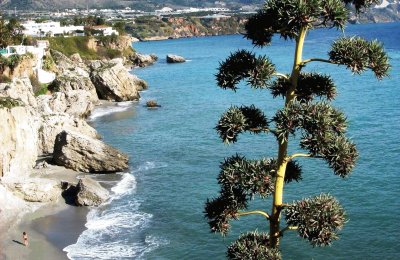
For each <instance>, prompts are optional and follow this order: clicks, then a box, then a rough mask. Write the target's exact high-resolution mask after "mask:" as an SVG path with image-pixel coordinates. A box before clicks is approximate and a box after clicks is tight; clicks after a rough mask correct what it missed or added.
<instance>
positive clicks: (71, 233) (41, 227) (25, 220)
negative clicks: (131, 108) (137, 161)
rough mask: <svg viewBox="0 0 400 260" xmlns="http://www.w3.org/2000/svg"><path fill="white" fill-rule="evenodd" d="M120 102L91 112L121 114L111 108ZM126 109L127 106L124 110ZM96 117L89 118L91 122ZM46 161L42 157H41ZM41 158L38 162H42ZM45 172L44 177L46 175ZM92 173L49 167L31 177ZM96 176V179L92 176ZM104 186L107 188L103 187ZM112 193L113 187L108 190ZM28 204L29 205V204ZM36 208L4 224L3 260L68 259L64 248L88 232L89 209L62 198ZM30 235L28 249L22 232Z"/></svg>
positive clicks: (68, 177) (103, 102)
mask: <svg viewBox="0 0 400 260" xmlns="http://www.w3.org/2000/svg"><path fill="white" fill-rule="evenodd" d="M118 103H120V102H112V101H107V100H101V101H100V103H99V104H98V105H97V106H96V108H95V109H94V110H93V111H92V112H96V110H100V111H101V110H102V109H103V110H110V111H108V112H107V113H105V114H101V115H100V116H99V117H101V116H104V115H109V114H113V113H116V112H120V111H119V110H117V111H113V110H112V108H114V107H116V106H118ZM121 108H122V109H123V110H124V107H121ZM94 120H95V118H93V119H91V118H90V116H89V117H88V118H87V119H86V121H87V122H88V123H91V122H93V121H94ZM42 159H43V158H42ZM40 160H41V159H38V161H40ZM43 173H45V174H43ZM86 175H88V176H90V175H92V174H86V173H80V172H75V171H73V170H70V169H66V168H64V167H61V166H56V165H49V166H48V168H44V169H33V172H32V174H31V177H33V176H35V177H41V178H47V179H56V180H59V181H68V182H73V183H76V182H77V181H78V179H79V178H80V177H81V176H86ZM93 176H96V175H95V174H93ZM103 187H104V185H103ZM105 188H106V189H107V190H110V188H111V187H105ZM28 205H29V204H28ZM36 207H37V208H36V209H34V210H32V211H28V212H26V213H25V214H24V215H23V216H22V217H21V219H19V220H17V221H12V220H10V219H9V220H8V221H6V222H5V223H1V225H0V232H1V233H2V234H4V233H5V237H4V238H3V239H1V240H0V259H1V260H3V259H4V260H14V259H69V258H68V256H67V252H65V251H63V249H64V248H65V247H67V246H69V245H72V244H74V243H76V241H77V240H78V238H79V236H80V235H81V234H82V232H83V231H84V230H86V226H85V224H86V223H87V215H88V213H89V211H90V209H91V208H90V207H77V206H73V205H68V204H67V203H66V202H65V201H64V199H63V198H62V197H61V196H60V197H59V198H58V200H57V201H55V202H50V203H37V204H36ZM24 231H25V232H27V234H28V238H29V240H28V241H29V246H28V247H25V246H24V245H23V243H22V242H23V241H22V232H24Z"/></svg>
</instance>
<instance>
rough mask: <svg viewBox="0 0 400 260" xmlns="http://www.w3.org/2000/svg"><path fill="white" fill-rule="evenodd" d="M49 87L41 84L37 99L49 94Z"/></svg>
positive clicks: (36, 93) (36, 94)
mask: <svg viewBox="0 0 400 260" xmlns="http://www.w3.org/2000/svg"><path fill="white" fill-rule="evenodd" d="M48 85H49V84H41V85H40V88H39V90H37V91H36V92H35V96H36V97H37V96H40V95H46V94H47V92H48V91H49V90H48V88H47V87H48Z"/></svg>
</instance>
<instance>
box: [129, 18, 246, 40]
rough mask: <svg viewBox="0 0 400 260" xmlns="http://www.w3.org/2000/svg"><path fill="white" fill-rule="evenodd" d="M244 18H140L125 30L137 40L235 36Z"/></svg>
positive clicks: (240, 29)
mask: <svg viewBox="0 0 400 260" xmlns="http://www.w3.org/2000/svg"><path fill="white" fill-rule="evenodd" d="M245 19H246V17H245V16H232V17H227V18H219V19H208V18H197V17H193V16H183V17H182V16H180V17H178V16H171V17H169V18H166V17H164V18H159V17H155V16H141V17H138V18H136V20H135V23H134V24H127V25H126V27H125V29H126V31H127V32H128V33H130V34H132V36H134V37H136V38H139V39H146V38H149V37H154V36H159V37H173V36H175V34H176V35H177V36H182V37H184V36H200V35H221V34H237V33H240V32H243V21H244V20H245Z"/></svg>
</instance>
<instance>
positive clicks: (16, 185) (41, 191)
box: [4, 178, 61, 202]
mask: <svg viewBox="0 0 400 260" xmlns="http://www.w3.org/2000/svg"><path fill="white" fill-rule="evenodd" d="M4 185H5V186H6V187H7V188H8V189H9V190H11V191H12V192H13V193H14V194H15V195H17V196H18V197H20V198H21V199H23V200H25V201H30V202H50V201H56V200H57V199H58V198H59V197H60V194H61V186H60V182H59V181H56V180H50V179H42V178H28V179H25V180H14V181H8V182H5V183H4Z"/></svg>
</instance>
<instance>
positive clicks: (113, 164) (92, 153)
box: [53, 131, 128, 173]
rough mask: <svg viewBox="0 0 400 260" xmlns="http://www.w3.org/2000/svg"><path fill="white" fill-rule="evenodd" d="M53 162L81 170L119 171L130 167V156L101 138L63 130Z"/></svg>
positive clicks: (55, 148)
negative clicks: (105, 142)
mask: <svg viewBox="0 0 400 260" xmlns="http://www.w3.org/2000/svg"><path fill="white" fill-rule="evenodd" d="M53 162H54V163H55V164H57V165H60V166H64V167H66V168H69V169H72V170H75V171H80V172H92V173H96V172H118V171H124V170H126V169H127V168H128V156H127V155H125V154H123V153H121V152H120V151H118V150H116V149H115V148H113V147H111V146H109V145H106V144H104V143H103V142H101V141H100V140H97V139H94V138H91V137H88V136H84V135H81V134H77V133H73V132H69V131H68V132H67V131H62V132H61V133H59V134H58V135H57V137H56V141H55V144H54V151H53Z"/></svg>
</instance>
